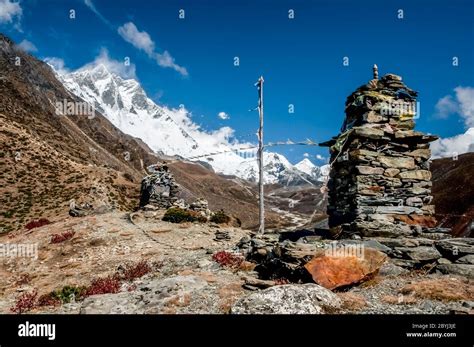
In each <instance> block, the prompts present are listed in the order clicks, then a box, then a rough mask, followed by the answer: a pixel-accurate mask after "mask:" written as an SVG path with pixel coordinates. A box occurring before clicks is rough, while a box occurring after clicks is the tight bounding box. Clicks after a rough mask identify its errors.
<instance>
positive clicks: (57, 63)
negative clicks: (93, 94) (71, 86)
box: [43, 57, 69, 75]
mask: <svg viewBox="0 0 474 347" xmlns="http://www.w3.org/2000/svg"><path fill="white" fill-rule="evenodd" d="M43 60H44V61H45V62H46V63H48V64H49V65H51V66H52V67H53V69H54V70H56V71H57V72H58V73H59V74H60V75H64V74H67V73H69V69H67V68H66V65H65V64H64V60H63V59H61V58H57V57H46V58H44V59H43Z"/></svg>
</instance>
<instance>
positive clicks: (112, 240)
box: [0, 212, 474, 314]
mask: <svg viewBox="0 0 474 347" xmlns="http://www.w3.org/2000/svg"><path fill="white" fill-rule="evenodd" d="M132 220H133V222H132V221H131V219H130V215H129V214H128V213H122V212H109V213H105V214H100V215H91V216H86V217H81V218H73V217H68V218H65V219H63V220H60V221H57V222H56V223H53V224H49V225H45V226H42V227H39V228H35V229H32V230H30V231H28V232H26V231H18V232H15V233H12V234H10V235H8V236H2V237H1V238H0V243H2V244H6V243H10V244H26V243H37V244H38V259H37V260H35V259H31V258H9V257H3V258H2V262H1V263H0V312H2V313H11V308H12V307H15V305H16V304H17V303H18V298H19V297H21V296H22V295H24V294H25V293H32V292H34V291H35V290H36V291H37V293H38V297H39V296H41V295H43V294H48V293H50V292H51V291H54V290H58V289H61V288H64V287H65V286H88V285H90V283H91V282H93V281H94V280H97V279H101V278H102V279H103V278H108V277H109V278H110V276H111V275H113V274H116V273H118V272H120V271H121V270H123V268H124V267H127V266H128V265H130V264H137V263H139V262H140V261H146V262H147V264H149V271H147V273H146V274H144V276H142V277H138V276H137V278H134V279H132V280H129V281H122V282H121V284H120V288H118V289H117V290H116V291H115V293H110V294H100V295H89V296H87V297H86V298H85V299H83V300H82V299H81V300H73V301H72V302H70V303H65V304H62V305H54V306H37V305H34V306H32V307H31V310H30V311H29V312H53V313H86V314H87V313H168V314H174V313H202V314H204V313H221V314H223V313H295V312H298V313H442V314H447V313H450V312H458V313H472V312H473V309H472V307H473V300H474V297H473V293H474V291H473V290H472V289H473V282H472V281H471V280H468V279H465V278H463V277H460V276H455V275H442V274H426V273H425V272H423V271H407V270H403V269H401V268H400V267H398V266H395V265H393V264H391V263H386V264H384V265H383V267H382V268H381V270H380V272H379V274H378V275H377V276H376V277H375V278H372V279H370V280H368V281H366V282H364V283H362V284H360V285H357V286H352V287H349V288H344V289H336V290H333V291H330V290H328V289H325V288H323V287H321V286H319V285H316V284H311V283H308V284H289V283H288V282H287V281H285V280H284V279H276V280H262V279H258V278H257V273H256V272H255V270H254V265H252V264H251V263H250V262H247V261H243V262H241V261H240V262H238V265H235V264H233V265H235V266H233V267H232V266H223V265H221V264H224V262H221V264H220V263H218V262H216V261H214V260H213V255H215V254H216V253H217V252H220V251H223V250H227V251H230V252H234V251H239V248H237V247H236V245H237V244H238V243H239V240H241V239H242V238H243V237H246V238H247V239H248V238H249V236H250V232H249V231H246V230H243V229H240V228H235V227H227V226H222V225H221V226H219V225H216V224H209V223H208V224H192V223H185V224H173V223H168V222H163V221H161V220H160V212H158V213H156V212H142V213H139V214H137V215H133V216H132ZM66 232H72V233H69V235H72V237H71V238H69V239H66V240H64V241H62V242H57V243H52V242H51V241H52V240H54V239H55V236H54V235H60V234H61V235H62V234H64V233H66ZM56 238H57V237H56ZM214 258H215V256H214ZM237 258H239V257H237ZM239 259H240V258H239ZM231 263H232V262H231ZM231 265H232V264H231Z"/></svg>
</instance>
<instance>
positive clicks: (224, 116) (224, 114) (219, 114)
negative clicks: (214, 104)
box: [217, 112, 230, 120]
mask: <svg viewBox="0 0 474 347" xmlns="http://www.w3.org/2000/svg"><path fill="white" fill-rule="evenodd" d="M217 117H219V118H220V119H222V120H227V119H230V116H229V115H228V114H227V113H225V112H219V113H218V114H217Z"/></svg>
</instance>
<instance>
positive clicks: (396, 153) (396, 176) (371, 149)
mask: <svg viewBox="0 0 474 347" xmlns="http://www.w3.org/2000/svg"><path fill="white" fill-rule="evenodd" d="M416 96H417V92H415V91H413V90H411V89H410V88H408V87H407V86H406V85H405V84H404V83H403V82H402V78H401V77H400V76H397V75H393V74H387V75H385V76H383V77H382V78H381V79H380V80H379V79H378V71H377V67H376V66H374V79H372V80H371V81H369V83H368V84H366V85H363V86H361V87H360V88H358V89H357V90H356V91H355V92H354V93H352V94H351V95H350V96H349V97H348V98H347V101H346V108H345V111H346V118H345V121H344V124H343V126H342V129H341V133H340V134H339V135H338V136H337V137H334V138H333V139H332V140H330V141H327V142H325V143H323V144H321V145H322V146H329V147H330V152H331V162H332V163H333V164H332V167H331V171H330V175H329V177H330V178H329V182H328V189H329V193H328V207H327V213H328V215H329V227H330V228H331V231H332V233H333V234H336V235H338V236H340V237H348V236H354V234H355V235H360V236H386V237H399V236H409V235H423V233H424V232H428V230H427V228H432V227H434V226H435V225H436V220H435V218H434V217H433V215H434V206H433V205H431V204H430V203H431V201H432V199H433V197H432V196H431V185H432V183H431V181H430V180H431V172H430V171H429V159H430V156H431V151H430V148H429V143H430V142H431V141H434V140H436V139H437V137H436V136H431V135H426V134H423V133H421V132H419V131H415V130H413V129H414V126H415V122H414V119H415V118H416V116H417V109H418V107H417V102H416Z"/></svg>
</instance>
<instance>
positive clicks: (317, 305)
mask: <svg viewBox="0 0 474 347" xmlns="http://www.w3.org/2000/svg"><path fill="white" fill-rule="evenodd" d="M325 306H326V307H331V308H338V307H340V306H341V300H340V299H339V297H338V296H337V295H336V294H334V293H332V292H331V291H330V290H327V289H326V288H323V287H321V286H319V285H317V284H312V283H307V284H288V285H282V286H276V287H271V288H268V289H265V290H262V291H258V292H255V293H253V294H250V295H249V296H246V297H243V298H241V299H240V300H238V301H237V302H236V303H235V304H234V305H233V306H232V309H231V313H233V314H321V313H324V307H325Z"/></svg>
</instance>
